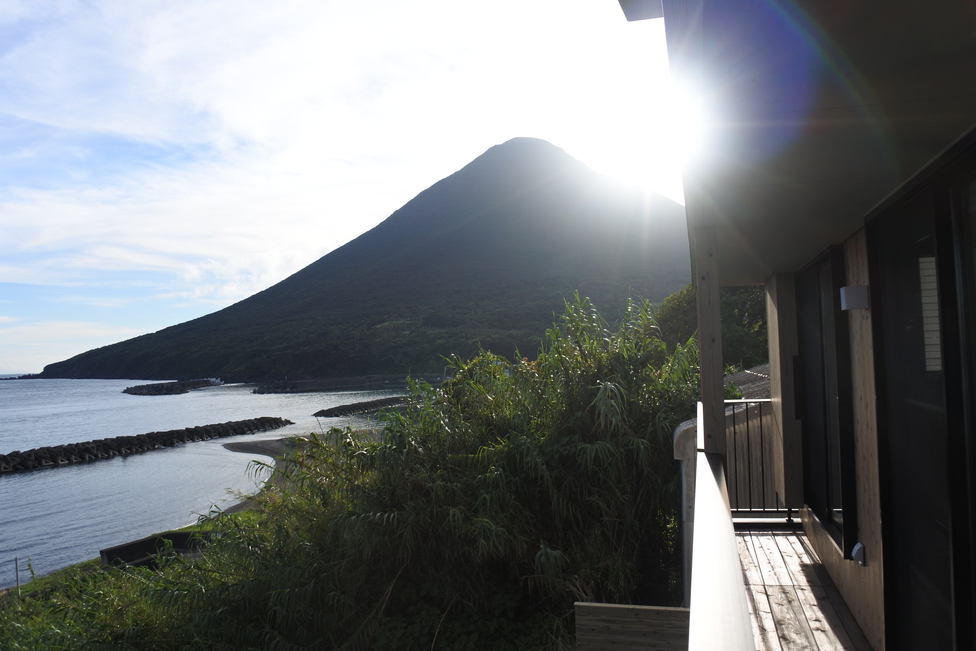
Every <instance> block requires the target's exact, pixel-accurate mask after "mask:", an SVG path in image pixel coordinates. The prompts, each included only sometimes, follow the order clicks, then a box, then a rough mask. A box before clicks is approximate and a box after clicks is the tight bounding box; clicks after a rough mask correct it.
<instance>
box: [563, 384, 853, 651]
mask: <svg viewBox="0 0 976 651" xmlns="http://www.w3.org/2000/svg"><path fill="white" fill-rule="evenodd" d="M770 406H771V405H770V401H769V400H768V399H749V400H731V401H727V404H726V412H725V417H726V428H725V435H726V439H725V441H726V455H725V456H724V457H723V456H722V455H717V454H712V453H706V452H704V441H703V438H702V437H701V436H699V432H698V428H697V422H698V421H699V420H700V419H701V405H699V418H698V419H696V420H691V421H688V422H686V423H683V424H682V425H681V426H680V427H679V428H678V429H677V431H676V432H675V435H674V451H675V458H676V459H679V460H680V461H681V462H682V464H681V465H682V483H683V491H682V493H683V504H682V519H683V522H682V528H683V532H684V544H685V547H684V555H685V560H686V563H685V586H686V591H685V602H686V604H690V608H661V607H652V606H620V605H612V604H584V603H579V604H577V605H576V630H577V642H576V644H577V646H576V648H577V649H581V650H582V649H590V650H593V651H599V650H604V649H617V650H624V649H634V650H637V649H662V650H663V649H668V650H672V649H673V650H678V649H680V650H682V651H684V650H685V649H691V650H692V651H704V650H706V649H707V650H711V649H715V650H722V651H744V650H746V649H748V650H753V649H755V650H758V651H793V650H797V651H798V650H801V649H802V650H804V651H807V650H818V649H819V650H823V651H826V650H827V649H830V650H835V649H850V650H855V651H862V650H867V651H869V650H870V648H871V647H870V645H869V644H868V642H867V640H866V639H865V637H864V635H863V633H862V632H861V630H860V628H859V627H858V625H857V623H856V622H855V620H854V618H853V616H852V615H851V613H850V611H849V610H848V608H847V605H846V604H845V603H844V600H843V599H842V598H841V596H840V594H839V592H838V591H837V588H836V587H835V586H834V583H833V581H832V580H831V579H830V576H829V575H828V574H827V572H826V570H824V568H823V566H822V565H821V563H820V559H819V558H817V554H816V552H815V551H814V549H813V547H812V546H811V545H810V543H809V541H808V540H807V537H806V535H805V534H804V533H803V531H802V530H801V528H800V525H799V523H798V522H797V521H796V520H795V519H794V518H793V517H792V516H793V512H792V511H790V510H789V509H786V508H784V507H783V505H782V503H781V502H780V501H779V499H778V497H777V495H776V491H775V482H774V479H773V463H772V455H773V454H774V446H773V442H772V440H771V438H772V435H773V422H772V411H771V409H770Z"/></svg>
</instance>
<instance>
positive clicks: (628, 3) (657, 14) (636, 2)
mask: <svg viewBox="0 0 976 651" xmlns="http://www.w3.org/2000/svg"><path fill="white" fill-rule="evenodd" d="M619 2H620V8H621V9H623V10H624V16H626V18H627V20H628V21H634V20H647V19H649V18H663V17H664V8H663V7H662V6H661V0H619Z"/></svg>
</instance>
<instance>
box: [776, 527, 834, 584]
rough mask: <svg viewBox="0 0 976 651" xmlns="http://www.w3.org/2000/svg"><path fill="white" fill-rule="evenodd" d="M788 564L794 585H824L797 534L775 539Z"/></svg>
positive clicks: (780, 535) (782, 534)
mask: <svg viewBox="0 0 976 651" xmlns="http://www.w3.org/2000/svg"><path fill="white" fill-rule="evenodd" d="M773 539H774V540H775V541H776V544H777V546H778V547H779V551H780V554H782V555H783V560H784V561H785V563H786V569H788V570H789V572H790V575H792V577H793V585H818V586H819V585H823V582H822V581H821V580H820V576H819V575H818V574H817V572H816V570H815V569H814V567H813V565H814V561H813V559H811V558H810V556H809V555H808V554H807V553H806V552H805V551H804V549H803V545H802V544H801V543H800V541H799V540H797V536H796V534H795V533H781V534H777V535H775V536H774V538H773Z"/></svg>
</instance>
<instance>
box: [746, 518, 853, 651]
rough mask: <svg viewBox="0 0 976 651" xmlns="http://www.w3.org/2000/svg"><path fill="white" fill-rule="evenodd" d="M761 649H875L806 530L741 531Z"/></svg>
mask: <svg viewBox="0 0 976 651" xmlns="http://www.w3.org/2000/svg"><path fill="white" fill-rule="evenodd" d="M736 544H737V546H738V549H739V558H740V561H741V563H742V573H743V576H744V577H745V582H746V590H747V592H748V597H749V599H748V602H749V613H750V615H751V616H752V617H753V622H752V630H753V636H754V638H755V641H756V647H757V649H759V651H794V650H799V649H804V650H806V649H814V650H817V649H820V650H823V651H826V650H828V649H830V650H833V649H842V650H845V651H848V650H849V651H870V649H871V647H870V645H869V644H868V642H867V639H866V638H865V637H864V634H863V633H862V632H861V629H860V628H859V627H858V625H857V622H856V621H855V620H854V617H853V616H852V615H851V613H850V610H849V609H848V608H847V605H846V604H845V603H844V600H843V599H842V598H841V596H840V593H839V592H838V591H837V588H836V587H835V586H834V584H833V582H832V581H831V579H830V576H829V575H827V573H826V570H824V569H823V567H822V565H821V564H820V559H819V558H818V557H817V555H816V554H815V553H814V552H813V550H812V548H811V547H810V544H809V542H808V541H807V540H806V537H805V536H804V535H803V533H802V532H795V531H791V532H783V531H738V532H736Z"/></svg>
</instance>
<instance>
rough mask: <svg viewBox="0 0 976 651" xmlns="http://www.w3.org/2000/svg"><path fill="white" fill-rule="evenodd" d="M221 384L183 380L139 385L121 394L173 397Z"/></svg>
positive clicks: (208, 379) (209, 379) (216, 380)
mask: <svg viewBox="0 0 976 651" xmlns="http://www.w3.org/2000/svg"><path fill="white" fill-rule="evenodd" d="M221 384H222V382H221V381H220V380H218V379H217V378H206V379H203V380H183V381H181V382H156V383H154V384H139V385H136V386H134V387H126V388H124V389H122V393H128V394H129V395H133V396H174V395H180V394H183V393H189V392H190V391H192V390H193V389H202V388H204V387H215V386H219V385H221Z"/></svg>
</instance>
